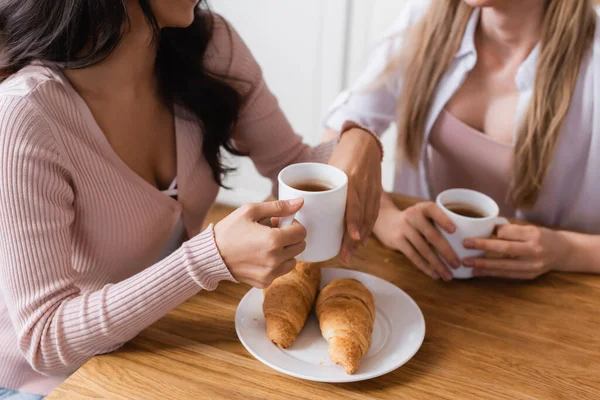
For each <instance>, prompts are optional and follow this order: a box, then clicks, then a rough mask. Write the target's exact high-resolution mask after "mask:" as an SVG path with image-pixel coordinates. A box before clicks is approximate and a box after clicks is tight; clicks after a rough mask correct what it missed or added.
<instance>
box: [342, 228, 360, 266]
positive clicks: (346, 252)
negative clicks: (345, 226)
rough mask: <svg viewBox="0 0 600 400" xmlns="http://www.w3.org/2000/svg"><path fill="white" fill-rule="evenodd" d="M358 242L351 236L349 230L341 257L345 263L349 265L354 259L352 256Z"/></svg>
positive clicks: (343, 241) (345, 236)
mask: <svg viewBox="0 0 600 400" xmlns="http://www.w3.org/2000/svg"><path fill="white" fill-rule="evenodd" d="M357 243H358V242H356V241H355V240H354V239H352V238H351V237H350V235H349V234H348V232H346V233H345V234H344V238H343V239H342V248H341V250H340V258H341V260H342V262H343V263H344V264H346V265H348V264H350V262H351V261H352V256H353V255H354V250H355V249H356V245H357Z"/></svg>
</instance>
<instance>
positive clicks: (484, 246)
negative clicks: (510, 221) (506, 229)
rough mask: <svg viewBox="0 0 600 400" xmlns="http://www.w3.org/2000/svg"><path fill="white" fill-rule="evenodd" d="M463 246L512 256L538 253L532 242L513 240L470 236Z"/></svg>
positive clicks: (530, 255)
mask: <svg viewBox="0 0 600 400" xmlns="http://www.w3.org/2000/svg"><path fill="white" fill-rule="evenodd" d="M463 246H464V247H465V248H467V249H475V250H483V251H493V252H496V253H500V254H506V255H508V256H511V257H535V256H536V253H537V249H536V248H535V247H534V246H532V245H531V244H530V243H526V242H515V241H511V240H500V239H482V238H469V239H465V241H464V242H463Z"/></svg>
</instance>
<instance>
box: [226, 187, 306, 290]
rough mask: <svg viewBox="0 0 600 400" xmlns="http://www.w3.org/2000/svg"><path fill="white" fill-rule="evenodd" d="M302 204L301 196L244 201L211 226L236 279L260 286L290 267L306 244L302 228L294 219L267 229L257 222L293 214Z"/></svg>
mask: <svg viewBox="0 0 600 400" xmlns="http://www.w3.org/2000/svg"><path fill="white" fill-rule="evenodd" d="M303 204H304V200H303V199H294V200H289V201H271V202H267V203H260V204H247V205H245V206H243V207H241V208H238V209H237V210H235V211H234V212H233V213H231V214H230V215H229V216H227V217H226V218H225V219H223V220H222V221H220V222H219V223H218V224H217V225H216V226H215V241H216V243H217V247H218V248H219V252H220V253H221V257H222V258H223V260H224V261H225V265H227V268H229V271H230V272H231V274H232V275H233V277H234V278H235V279H236V280H238V281H240V282H244V283H247V284H249V285H251V286H254V287H257V288H261V289H262V288H266V287H268V286H269V285H270V284H271V283H272V282H273V280H275V278H277V277H279V276H281V275H285V274H287V273H288V272H290V271H291V270H292V269H294V267H295V266H296V260H295V259H294V258H295V257H296V256H297V255H298V254H300V253H302V252H303V251H304V248H305V247H306V242H305V239H306V230H305V229H304V227H303V226H302V225H300V224H298V223H297V222H295V223H294V224H293V225H292V226H290V227H287V228H281V229H280V228H271V227H268V226H265V225H262V224H260V223H259V221H262V220H264V219H267V218H272V217H287V216H289V215H293V214H294V213H295V212H297V211H298V210H300V208H302V205H303Z"/></svg>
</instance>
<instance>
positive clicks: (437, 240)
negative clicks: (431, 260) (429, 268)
mask: <svg viewBox="0 0 600 400" xmlns="http://www.w3.org/2000/svg"><path fill="white" fill-rule="evenodd" d="M411 222H412V224H413V226H414V227H415V228H416V229H417V230H418V231H419V232H421V235H423V236H424V237H425V239H427V241H428V242H429V243H431V245H432V246H433V248H434V249H436V250H437V251H438V253H440V255H441V256H442V257H443V258H444V260H446V261H447V262H448V264H450V265H452V266H453V267H454V268H458V267H460V260H459V259H458V256H457V255H456V253H455V252H454V250H452V246H450V243H448V241H447V240H446V239H444V237H443V236H442V235H441V233H440V232H439V231H438V230H437V229H436V227H435V226H434V225H433V224H432V223H431V221H429V220H428V219H427V218H426V217H425V216H424V215H419V216H417V217H415V218H414V220H413V221H411ZM444 269H445V268H444Z"/></svg>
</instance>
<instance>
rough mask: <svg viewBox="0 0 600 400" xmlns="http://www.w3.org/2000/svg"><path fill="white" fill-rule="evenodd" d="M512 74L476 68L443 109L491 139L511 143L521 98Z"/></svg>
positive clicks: (512, 72) (510, 72)
mask: <svg viewBox="0 0 600 400" xmlns="http://www.w3.org/2000/svg"><path fill="white" fill-rule="evenodd" d="M514 74H515V72H514V71H508V72H504V71H502V72H489V71H485V70H483V68H481V67H479V66H477V65H476V66H475V68H474V69H473V70H472V71H471V72H469V73H468V74H467V76H466V77H465V79H464V81H463V83H462V85H461V87H460V88H459V89H458V91H457V92H456V93H455V94H454V95H453V96H452V97H451V98H450V100H449V102H448V103H447V105H446V109H447V110H448V111H449V112H451V113H452V114H453V115H454V116H456V117H457V118H458V119H459V120H461V121H463V122H464V123H465V124H467V125H469V126H470V127H472V128H473V129H475V130H477V131H480V132H483V133H485V134H486V135H487V136H488V137H489V138H490V139H492V140H494V141H496V142H499V143H503V144H511V143H512V142H513V139H514V134H515V131H516V124H517V122H516V120H517V108H518V104H519V99H520V93H519V90H518V88H517V87H516V85H515V82H514V79H515V78H514V77H515V75H514Z"/></svg>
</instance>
